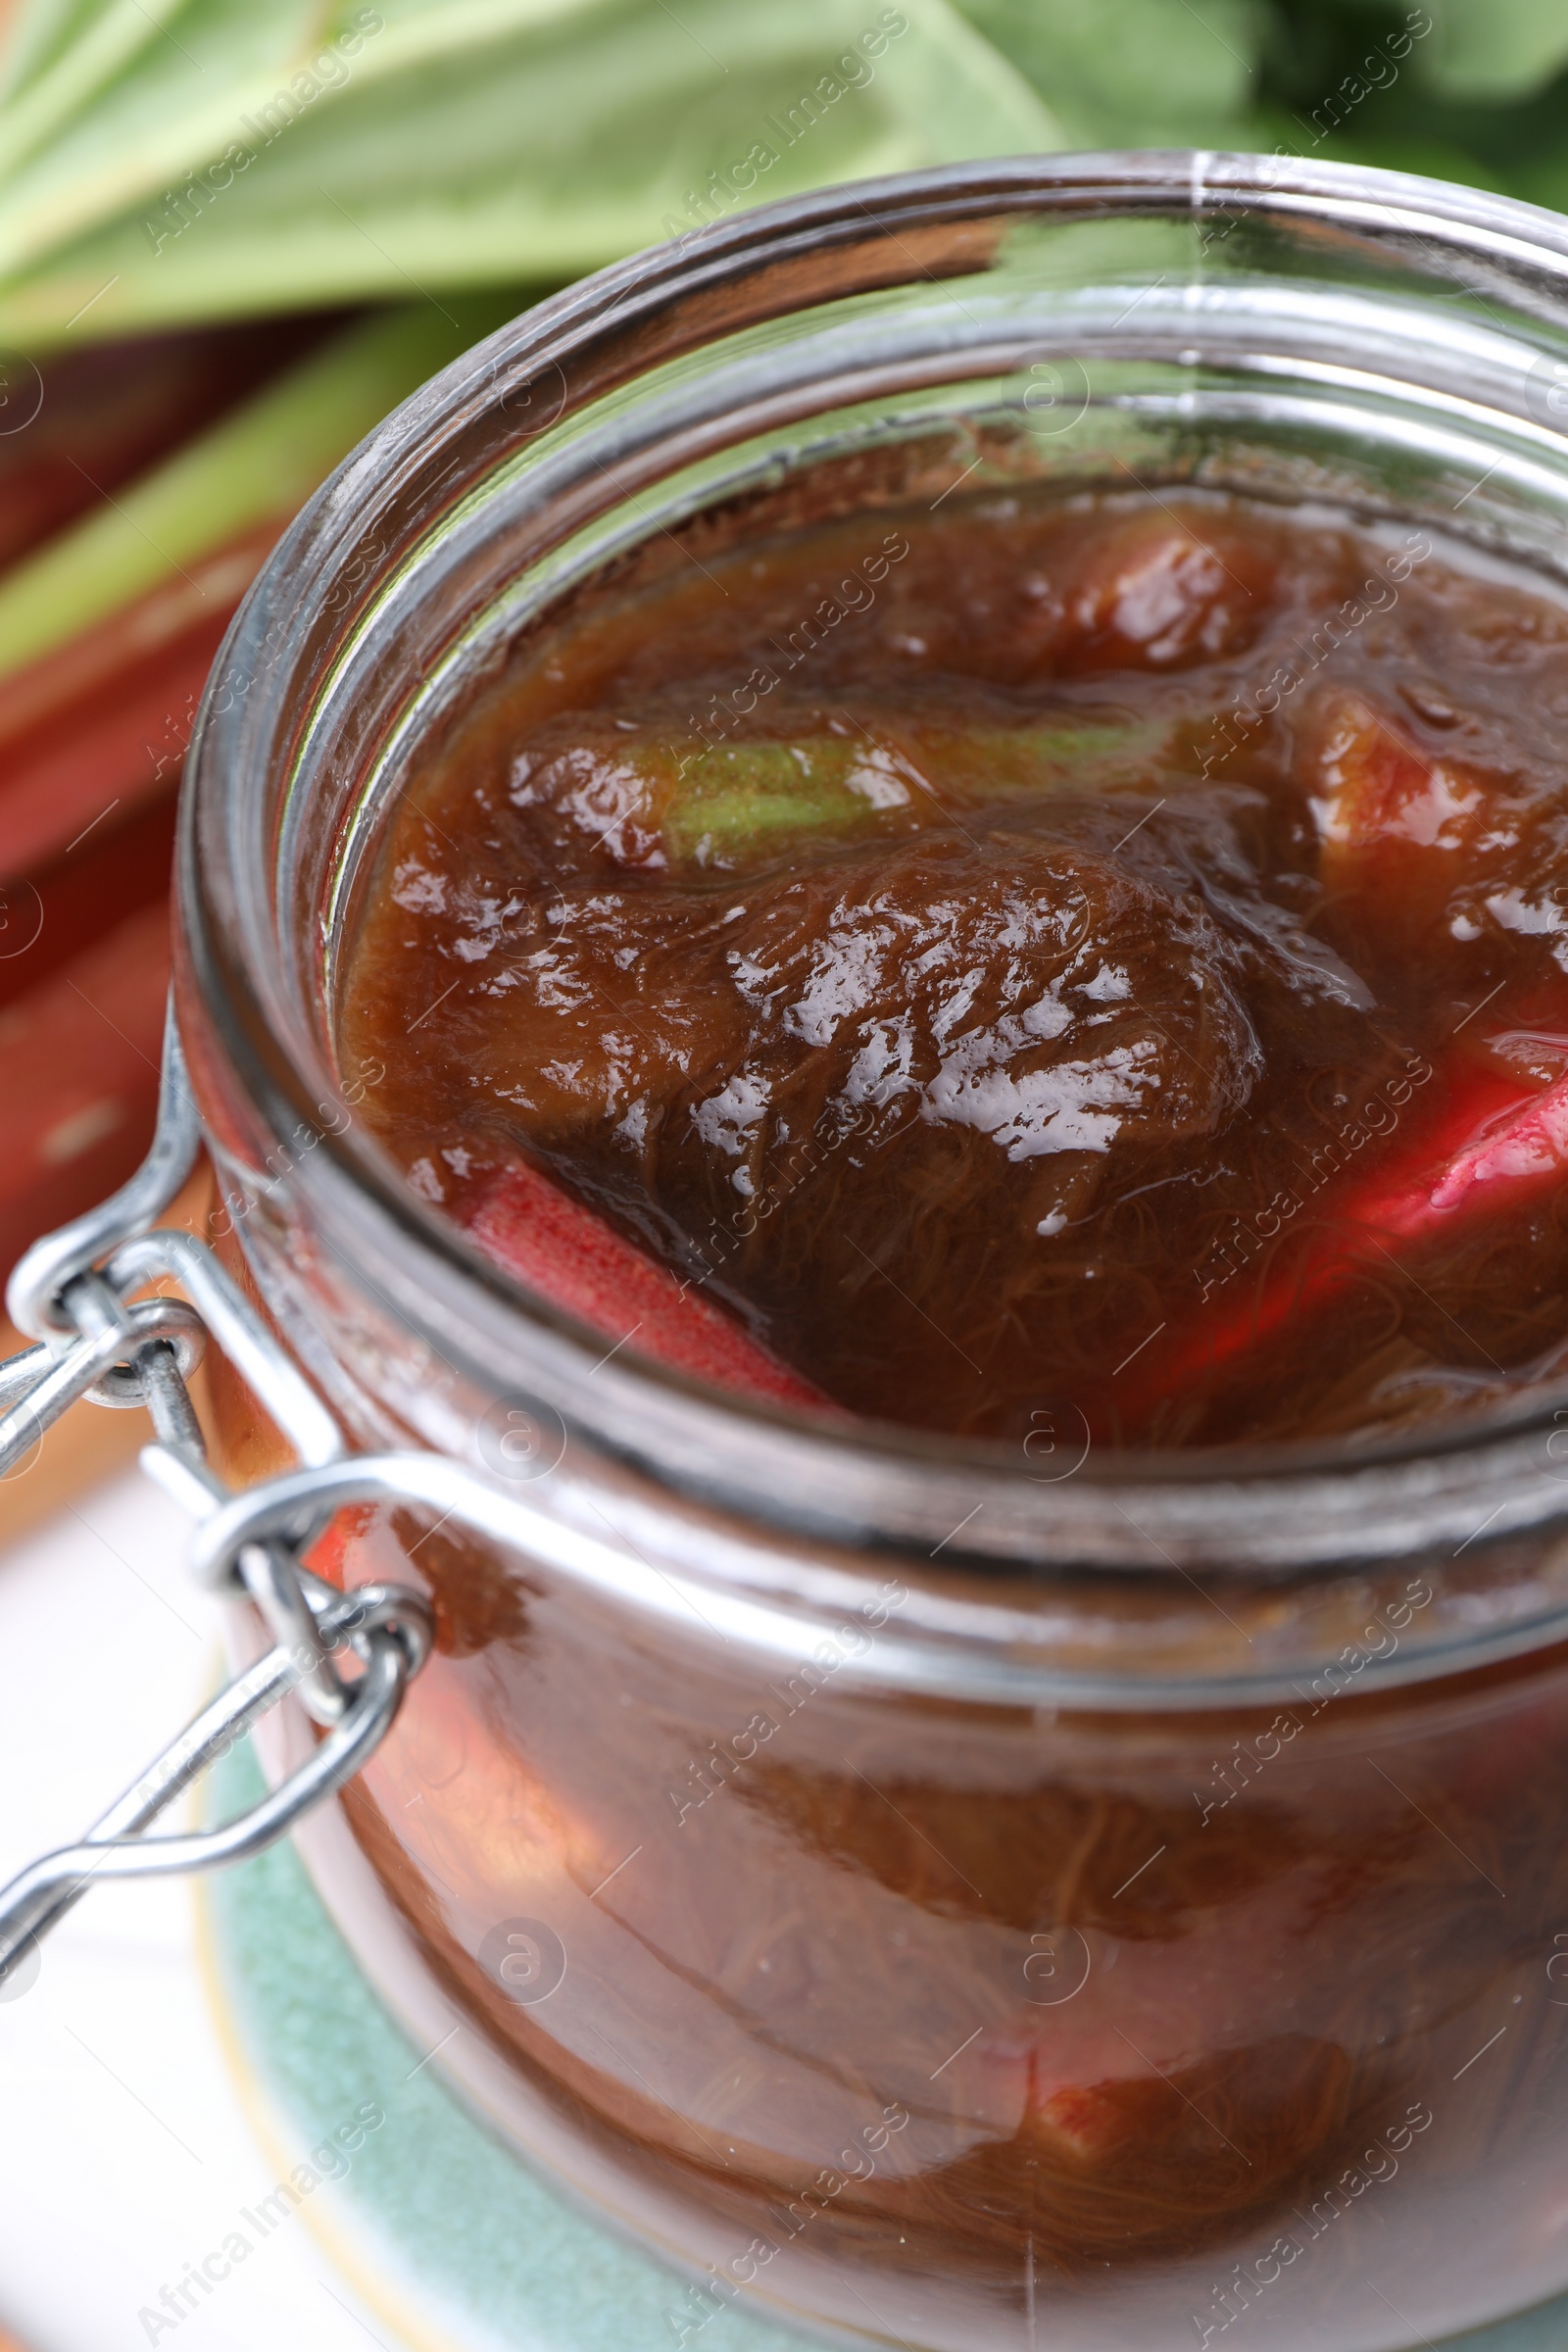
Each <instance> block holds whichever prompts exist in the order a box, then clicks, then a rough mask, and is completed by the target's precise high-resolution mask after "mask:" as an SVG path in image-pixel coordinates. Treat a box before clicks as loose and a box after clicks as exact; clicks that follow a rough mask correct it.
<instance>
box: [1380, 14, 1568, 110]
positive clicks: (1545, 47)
mask: <svg viewBox="0 0 1568 2352" xmlns="http://www.w3.org/2000/svg"><path fill="white" fill-rule="evenodd" d="M1407 21H1408V22H1409V23H1410V24H1411V25H1420V24H1421V23H1422V22H1423V21H1425V22H1426V23H1427V24H1429V25H1431V24H1433V23H1434V21H1435V30H1434V31H1433V32H1432V34H1431V37H1430V38H1422V39H1421V45H1420V48H1419V49H1418V51H1417V53H1416V54H1417V56H1418V57H1419V59H1420V65H1419V68H1418V72H1419V73H1420V76H1421V79H1422V80H1423V81H1424V82H1425V83H1426V85H1427V87H1428V88H1430V89H1433V90H1435V91H1438V92H1440V93H1441V94H1442V95H1443V96H1444V97H1446V98H1479V99H1485V100H1489V101H1493V102H1495V101H1496V100H1498V99H1507V98H1523V97H1527V96H1528V95H1529V94H1530V92H1531V91H1533V90H1539V89H1540V88H1542V86H1543V85H1544V83H1545V82H1547V81H1549V80H1550V79H1551V77H1552V75H1553V74H1554V73H1558V72H1560V70H1561V69H1562V67H1563V66H1565V65H1568V8H1565V7H1564V6H1563V0H1431V5H1430V7H1429V8H1412V9H1410V10H1409V11H1408V12H1407Z"/></svg>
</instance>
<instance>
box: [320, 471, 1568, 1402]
mask: <svg viewBox="0 0 1568 2352" xmlns="http://www.w3.org/2000/svg"><path fill="white" fill-rule="evenodd" d="M1565 718H1568V611H1565V610H1564V608H1563V607H1562V606H1560V605H1559V604H1557V603H1555V602H1553V601H1551V600H1550V599H1549V598H1548V597H1547V596H1546V595H1545V594H1544V592H1543V593H1535V592H1533V591H1532V590H1530V589H1529V588H1528V586H1521V585H1519V584H1518V583H1516V582H1505V581H1500V580H1494V579H1491V578H1485V577H1480V576H1478V575H1477V574H1476V573H1475V572H1473V571H1469V570H1461V569H1459V568H1457V567H1456V566H1455V565H1454V564H1452V563H1451V562H1447V561H1446V560H1445V559H1444V557H1443V555H1442V552H1441V551H1440V550H1438V549H1436V548H1435V547H1434V545H1433V543H1432V541H1431V540H1430V539H1429V538H1427V537H1425V536H1424V535H1422V534H1421V533H1419V532H1416V531H1407V530H1402V529H1391V530H1388V531H1384V532H1381V533H1379V534H1378V535H1377V536H1375V537H1374V536H1368V535H1364V534H1358V533H1356V532H1354V531H1352V530H1351V529H1349V528H1348V527H1345V526H1342V525H1338V524H1336V523H1335V522H1334V521H1333V519H1332V518H1324V517H1315V518H1305V517H1301V516H1298V515H1290V514H1288V513H1282V512H1281V511H1279V510H1266V509H1260V508H1249V507H1247V506H1246V505H1244V504H1242V503H1239V502H1236V501H1228V500H1222V499H1219V498H1210V497H1202V496H1199V495H1196V494H1192V493H1180V492H1172V493H1170V494H1168V495H1165V496H1162V497H1161V498H1159V499H1157V500H1150V499H1145V498H1140V497H1138V496H1136V495H1135V496H1133V497H1131V498H1128V497H1120V496H1118V497H1107V498H1103V499H1096V498H1092V497H1081V498H1075V499H1072V500H1069V501H1065V502H1063V501H1059V500H1057V501H1051V500H1047V499H1043V498H1040V497H1038V496H1029V495H1022V496H1017V497H1007V498H1000V499H999V498H981V499H969V500H965V498H964V497H963V496H962V494H959V495H958V496H956V497H953V498H951V499H949V500H947V501H944V502H943V503H942V504H941V505H940V506H939V508H938V509H937V511H936V512H934V513H933V512H929V511H926V510H924V509H922V510H920V511H918V512H914V513H911V512H908V511H907V510H897V511H894V512H891V513H882V514H877V515H871V516H865V515H861V516H858V517H856V518H854V519H850V520H842V521H836V522H832V523H825V524H817V525H814V526H812V527H809V528H804V529H800V530H797V531H794V532H793V533H792V532H786V531H780V532H775V533H774V534H773V535H772V536H771V537H764V538H762V539H761V540H760V541H754V542H751V543H749V544H746V545H744V546H742V547H739V548H736V549H733V550H730V551H728V552H725V551H723V550H721V549H715V550H712V551H711V552H710V554H709V555H705V556H704V557H703V558H702V559H701V560H695V559H693V560H682V561H680V562H672V564H671V566H670V567H669V568H668V569H666V571H665V573H664V575H663V576H662V578H661V579H660V580H658V581H657V582H655V583H652V584H644V585H642V586H639V587H636V588H628V589H622V590H617V589H615V588H614V587H613V586H611V585H607V586H606V587H604V588H603V589H602V590H601V591H600V592H599V593H597V594H588V595H586V596H583V597H580V598H579V600H578V601H577V603H576V605H575V606H574V608H573V610H572V612H571V613H570V614H569V615H568V616H567V617H565V618H564V619H562V620H561V621H559V622H558V623H557V624H556V625H554V626H553V627H552V628H550V629H548V630H546V631H543V632H542V633H540V634H539V635H537V636H536V637H535V638H534V639H533V640H531V641H530V643H529V644H528V646H527V647H526V648H525V649H524V652H523V653H522V654H521V655H520V656H519V657H518V659H517V660H516V662H515V664H514V666H513V667H512V668H511V669H510V670H509V671H508V672H507V674H506V675H505V676H504V677H502V678H501V679H500V680H492V681H491V683H490V684H489V685H488V686H487V687H486V689H485V690H484V691H483V692H482V693H480V694H477V695H476V696H475V698H474V700H473V702H472V705H471V707H470V708H469V709H468V711H466V714H465V716H464V718H463V719H462V721H461V723H460V724H458V725H457V726H456V727H455V728H449V730H448V731H447V733H446V734H445V736H444V737H443V739H442V740H441V742H440V743H439V745H432V747H431V749H430V752H429V754H428V756H427V758H426V759H425V760H424V761H423V763H422V765H421V767H420V769H419V771H418V773H417V776H416V779H415V784H414V788H413V790H412V791H411V793H410V794H409V797H408V800H407V803H406V805H405V807H404V808H403V809H402V810H401V812H400V814H399V817H398V819H397V821H396V823H395V825H394V827H393V829H392V831H391V834H390V836H389V839H388V842H387V847H386V851H385V856H384V861H383V866H382V872H381V881H380V884H379V887H378V890H377V892H376V894H375V896H374V898H373V901H372V904H371V906H370V907H369V911H368V915H367V917H366V920H365V922H364V925H363V929H362V933H361V936H360V940H359V944H358V947H357V951H356V954H355V958H354V962H353V967H352V972H351V976H350V980H349V984H348V986H347V988H346V990H345V995H344V1005H345V1009H344V1014H343V1022H342V1029H343V1044H344V1049H345V1053H346V1054H349V1055H353V1056H359V1057H370V1056H374V1057H375V1058H376V1059H377V1060H384V1061H385V1062H386V1063H387V1064H388V1065H389V1069H390V1071H391V1076H390V1078H389V1081H388V1083H387V1084H385V1085H384V1086H383V1087H381V1088H379V1089H378V1090H377V1092H376V1094H375V1097H374V1100H373V1103H368V1105H367V1107H368V1112H369V1114H370V1115H371V1116H372V1117H373V1119H374V1121H375V1123H376V1124H377V1126H378V1128H379V1130H380V1132H381V1134H382V1136H383V1138H384V1140H385V1141H386V1142H387V1143H388V1144H389V1146H390V1147H391V1148H392V1150H393V1151H394V1152H395V1153H396V1154H397V1156H398V1157H399V1159H400V1160H401V1161H402V1163H403V1165H404V1166H405V1167H406V1168H407V1169H408V1170H409V1171H410V1173H411V1175H412V1178H413V1181H414V1182H415V1184H416V1185H417V1188H418V1189H419V1190H420V1191H421V1192H422V1193H423V1194H424V1195H425V1197H426V1198H428V1199H430V1200H432V1201H440V1202H442V1203H444V1204H445V1206H446V1207H447V1208H448V1209H449V1210H450V1211H451V1213H452V1214H453V1215H454V1216H455V1217H457V1218H459V1219H460V1220H462V1221H464V1222H466V1224H467V1225H468V1226H469V1228H470V1230H471V1232H472V1233H473V1235H474V1237H475V1238H476V1239H477V1240H478V1241H479V1242H480V1244H481V1246H483V1247H487V1248H490V1249H491V1250H492V1253H493V1254H495V1255H497V1256H498V1257H499V1258H500V1259H501V1262H502V1263H504V1264H508V1265H510V1267H511V1269H512V1271H514V1272H515V1273H516V1274H517V1275H518V1276H519V1278H520V1279H524V1280H526V1281H527V1282H528V1283H529V1284H530V1286H531V1287H534V1288H536V1289H537V1288H543V1289H546V1290H547V1291H548V1290H549V1289H550V1288H551V1283H552V1274H551V1265H552V1263H553V1264H554V1265H555V1266H556V1267H557V1268H558V1269H564V1272H563V1280H566V1275H567V1274H569V1272H570V1268H571V1265H572V1264H574V1262H575V1256H576V1252H577V1249H578V1246H579V1245H578V1244H568V1243H567V1242H566V1241H564V1240H558V1241H556V1242H555V1243H554V1244H553V1245H552V1250H550V1251H542V1250H538V1249H535V1250H533V1251H532V1253H531V1254H530V1253H529V1251H528V1250H527V1249H526V1247H525V1246H523V1245H525V1243H526V1236H527V1231H528V1230H529V1229H530V1227H531V1226H532V1225H535V1224H537V1221H538V1217H539V1214H540V1210H539V1205H538V1204H539V1201H540V1200H541V1198H548V1197H553V1196H554V1194H555V1193H556V1192H560V1193H562V1194H564V1196H565V1197H566V1198H567V1199H568V1200H569V1201H573V1202H575V1203H576V1204H577V1205H578V1208H579V1209H580V1210H581V1212H582V1217H583V1222H582V1226H581V1232H582V1233H586V1234H589V1235H590V1236H591V1235H592V1234H593V1233H596V1232H598V1231H600V1230H601V1228H602V1229H603V1230H605V1231H607V1232H608V1233H610V1234H611V1235H613V1236H614V1237H616V1240H617V1246H618V1247H620V1248H622V1249H623V1250H625V1251H626V1253H627V1255H628V1256H629V1257H637V1258H641V1259H642V1260H645V1261H653V1262H654V1263H656V1264H657V1265H659V1266H662V1268H664V1269H667V1270H668V1274H669V1275H670V1276H671V1277H673V1281H674V1284H675V1285H676V1286H678V1287H679V1289H680V1291H681V1294H682V1296H683V1297H685V1298H686V1299H695V1300H699V1301H700V1302H701V1305H702V1308H703V1310H704V1311H705V1312H707V1313H708V1314H709V1315H710V1316H711V1317H712V1318H718V1319H723V1320H724V1321H726V1322H727V1323H728V1324H730V1325H731V1326H733V1327H734V1328H735V1329H736V1330H738V1331H739V1332H740V1333H742V1334H744V1335H746V1337H747V1338H748V1340H749V1342H750V1343H751V1344H753V1345H754V1346H755V1349H756V1361H757V1362H758V1363H762V1362H764V1361H765V1363H766V1364H768V1365H771V1366H773V1367H775V1369H776V1370H780V1371H781V1372H782V1373H783V1374H787V1375H788V1376H789V1379H787V1380H785V1381H784V1384H783V1386H782V1387H781V1388H780V1389H778V1390H777V1392H776V1393H779V1394H783V1395H790V1394H793V1395H794V1396H795V1398H796V1400H800V1399H802V1398H805V1399H808V1400H809V1399H810V1398H812V1397H816V1398H819V1399H821V1400H823V1401H824V1402H825V1403H827V1404H829V1405H831V1406H832V1407H836V1408H839V1409H841V1410H842V1409H845V1408H847V1409H849V1410H850V1411H852V1412H854V1413H857V1414H863V1415H868V1416H874V1417H877V1418H880V1419H884V1420H891V1421H896V1422H904V1423H912V1424H915V1425H918V1426H921V1427H925V1428H930V1429H935V1430H945V1431H951V1432H955V1433H957V1434H961V1435H966V1436H979V1437H989V1438H993V1439H1000V1440H1003V1441H1005V1442H1006V1443H1008V1444H1010V1445H1012V1446H1017V1445H1019V1444H1025V1445H1027V1444H1028V1443H1029V1440H1030V1436H1031V1433H1032V1432H1034V1431H1037V1430H1038V1429H1040V1428H1041V1427H1043V1426H1046V1424H1047V1423H1048V1422H1054V1418H1057V1417H1059V1415H1060V1414H1061V1413H1062V1412H1063V1411H1064V1410H1065V1411H1066V1412H1068V1413H1075V1414H1078V1415H1081V1416H1082V1419H1083V1422H1084V1423H1085V1424H1086V1425H1087V1427H1088V1429H1089V1431H1090V1432H1091V1434H1092V1435H1093V1437H1094V1439H1095V1440H1096V1441H1097V1442H1101V1443H1114V1442H1132V1443H1138V1444H1146V1445H1157V1446H1175V1445H1184V1444H1196V1443H1223V1442H1228V1441H1232V1440H1239V1439H1278V1438H1291V1437H1299V1436H1325V1435H1333V1434H1337V1433H1343V1432H1347V1431H1370V1430H1374V1429H1378V1428H1386V1427H1389V1426H1391V1425H1397V1424H1399V1423H1403V1422H1408V1421H1410V1420H1412V1419H1418V1418H1421V1417H1423V1416H1427V1415H1430V1414H1432V1413H1434V1412H1436V1411H1440V1410H1450V1411H1451V1410H1453V1409H1456V1408H1458V1407H1460V1406H1464V1405H1467V1404H1473V1403H1474V1402H1475V1401H1477V1400H1478V1399H1486V1398H1488V1397H1496V1396H1499V1395H1506V1394H1507V1393H1509V1392H1510V1391H1511V1390H1513V1389H1515V1388H1517V1387H1518V1386H1520V1385H1521V1384H1524V1383H1527V1382H1529V1381H1531V1380H1534V1379H1538V1378H1540V1377H1542V1376H1543V1374H1544V1372H1546V1371H1548V1370H1550V1369H1551V1368H1552V1366H1553V1365H1554V1364H1555V1362H1556V1360H1557V1355H1558V1351H1559V1350H1560V1348H1561V1346H1562V1343H1563V1340H1564V1336H1565V1334H1568V1284H1565V1276H1568V1190H1565V1188H1564V1182H1563V1178H1564V1174H1565V1172H1568V1094H1565V1093H1564V1090H1563V1088H1562V1087H1561V1086H1560V1085H1559V1082H1560V1081H1562V1079H1563V1073H1564V1071H1565V1070H1568V938H1565V937H1564V926H1565V925H1568V736H1565V734H1564V720H1565ZM1489 1139H1491V1142H1492V1144H1494V1145H1495V1146H1496V1148H1495V1149H1493V1150H1491V1153H1490V1156H1488V1147H1489ZM1499 1153H1500V1157H1499ZM1504 1161H1505V1162H1507V1165H1505V1166H1504V1165H1503V1164H1502V1163H1503V1162H1504ZM518 1186H521V1187H523V1188H524V1189H523V1191H522V1192H521V1193H519V1192H518V1191H517V1189H516V1188H517V1187H518ZM509 1188H510V1190H509ZM529 1188H531V1189H529ZM542 1188H548V1191H547V1192H546V1191H542ZM519 1236H520V1237H521V1241H520V1243H519ZM519 1247H520V1248H521V1255H520V1256H519V1254H518V1251H519ZM607 1247H608V1245H607ZM542 1261H543V1262H542ZM612 1271H613V1269H612ZM590 1288H591V1286H590ZM614 1289H615V1283H614V1281H613V1279H612V1280H610V1281H608V1283H603V1282H602V1283H601V1284H600V1286H599V1298H600V1303H599V1305H598V1306H595V1304H594V1299H593V1297H591V1296H590V1294H589V1292H586V1291H581V1290H580V1289H579V1290H578V1291H573V1290H572V1288H571V1284H570V1282H569V1281H566V1288H565V1291H564V1294H563V1302H564V1303H566V1304H568V1305H575V1306H577V1307H579V1308H580V1309H581V1311H583V1312H584V1313H585V1314H586V1315H587V1317H588V1319H590V1320H597V1321H598V1322H599V1323H600V1326H601V1328H602V1329H604V1330H605V1332H606V1334H607V1338H608V1339H609V1340H610V1341H613V1342H615V1343H619V1344H624V1345H627V1346H629V1347H630V1348H632V1349H633V1350H634V1351H636V1350H639V1349H642V1350H646V1351H647V1352H650V1353H652V1354H655V1355H658V1354H660V1353H662V1352H665V1351H666V1350H665V1349H664V1347H663V1344H662V1321H661V1313H660V1311H659V1310H658V1305H657V1301H654V1302H653V1303H652V1304H644V1305H643V1306H641V1307H639V1308H638V1309H637V1311H635V1312H627V1313H625V1314H623V1315H620V1316H619V1317H618V1319H617V1315H616V1311H615V1309H614V1306H613V1292H614ZM607 1291H608V1293H609V1294H611V1295H612V1296H611V1299H610V1301H609V1302H607V1301H606V1299H605V1296H604V1294H605V1293H606V1292H607ZM585 1298H586V1299H588V1303H587V1305H583V1303H582V1302H583V1299H585ZM697 1368H699V1369H702V1365H701V1363H699V1364H698V1367H697ZM713 1376H714V1377H718V1378H724V1377H726V1375H725V1374H723V1373H722V1372H718V1373H715V1374H714V1375H713ZM759 1377H760V1375H759ZM791 1381H793V1383H794V1388H793V1391H792V1390H791V1387H790V1382H791Z"/></svg>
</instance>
